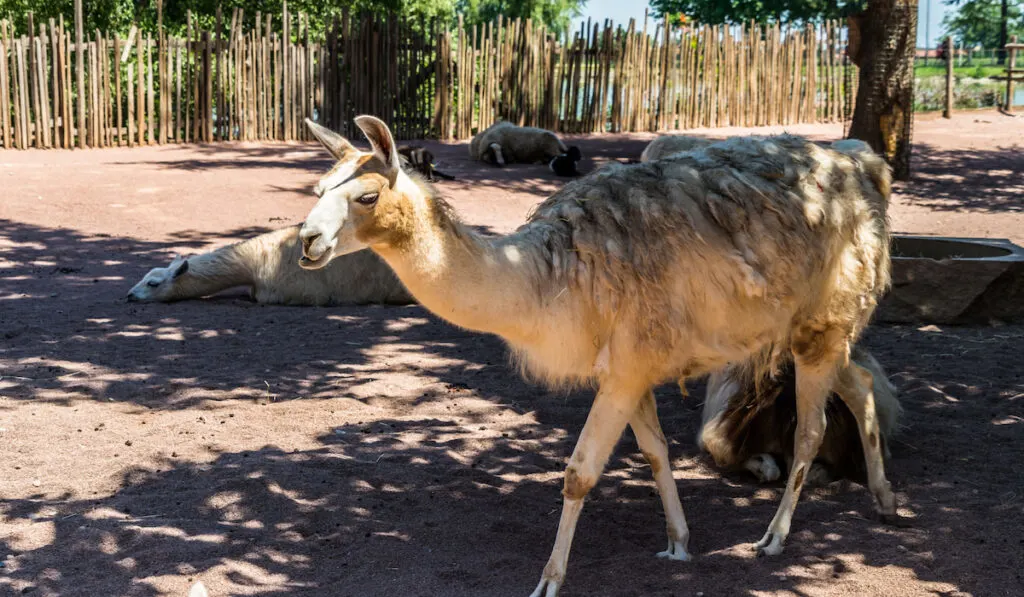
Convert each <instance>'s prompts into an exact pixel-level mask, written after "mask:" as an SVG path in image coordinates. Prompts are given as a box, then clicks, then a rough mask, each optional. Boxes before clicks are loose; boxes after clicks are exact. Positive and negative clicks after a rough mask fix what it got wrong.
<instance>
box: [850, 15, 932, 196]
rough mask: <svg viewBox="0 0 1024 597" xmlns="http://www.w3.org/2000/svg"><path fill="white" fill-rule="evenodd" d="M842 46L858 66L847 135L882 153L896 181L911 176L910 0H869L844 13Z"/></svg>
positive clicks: (913, 20)
mask: <svg viewBox="0 0 1024 597" xmlns="http://www.w3.org/2000/svg"><path fill="white" fill-rule="evenodd" d="M849 25H850V43H849V45H848V49H847V51H848V52H849V53H850V59H851V60H852V61H853V63H854V64H856V65H857V66H859V67H860V86H859V87H858V89H857V101H856V104H855V106H854V110H853V122H852V123H851V125H850V133H849V138H851V139H860V140H862V141H865V142H867V143H868V144H869V145H870V146H871V148H872V149H873V150H875V151H876V152H878V153H879V154H881V155H883V156H885V159H886V161H888V162H889V165H890V166H892V169H893V176H894V177H895V178H896V179H897V180H907V179H908V178H910V131H911V123H912V121H913V117H914V49H915V46H916V41H917V2H916V1H915V0H870V1H869V2H868V8H867V10H866V11H865V12H863V13H861V14H859V15H855V16H853V17H850V18H849Z"/></svg>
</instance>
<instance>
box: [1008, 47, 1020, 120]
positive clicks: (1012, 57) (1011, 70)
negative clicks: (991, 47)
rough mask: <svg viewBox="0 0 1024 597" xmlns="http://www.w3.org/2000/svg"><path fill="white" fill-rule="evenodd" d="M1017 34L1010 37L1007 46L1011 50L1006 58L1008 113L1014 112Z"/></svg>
mask: <svg viewBox="0 0 1024 597" xmlns="http://www.w3.org/2000/svg"><path fill="white" fill-rule="evenodd" d="M1016 46H1017V36H1016V35H1014V36H1011V37H1010V43H1009V44H1007V46H1006V48H1007V50H1009V52H1008V54H1007V57H1006V58H1007V60H1006V113H1007V114H1013V77H1014V75H1016V74H1017V73H1015V72H1014V70H1015V69H1014V67H1015V66H1016V65H1017V49H1018V48H1017V47H1016Z"/></svg>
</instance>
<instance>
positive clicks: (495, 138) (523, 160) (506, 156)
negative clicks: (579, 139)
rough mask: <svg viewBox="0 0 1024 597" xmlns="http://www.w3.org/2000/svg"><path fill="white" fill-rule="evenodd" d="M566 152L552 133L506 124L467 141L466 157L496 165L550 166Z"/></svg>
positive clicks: (565, 148)
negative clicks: (537, 164) (538, 164)
mask: <svg viewBox="0 0 1024 597" xmlns="http://www.w3.org/2000/svg"><path fill="white" fill-rule="evenodd" d="M568 151H569V148H568V147H566V146H565V143H562V140H561V139H559V138H558V135H556V134H554V133H552V132H551V131H548V130H545V129H540V128H536V127H532V126H516V125H514V124H512V123H511V122H505V121H498V122H495V123H494V124H492V125H491V126H490V127H488V128H487V129H486V130H484V131H482V132H480V133H477V134H476V136H474V137H473V139H472V140H470V142H469V157H471V158H473V159H474V160H479V161H481V162H486V163H488V164H495V165H498V166H504V165H505V164H536V163H540V162H543V163H550V162H551V160H552V159H554V158H555V157H558V156H559V155H561V154H564V153H568Z"/></svg>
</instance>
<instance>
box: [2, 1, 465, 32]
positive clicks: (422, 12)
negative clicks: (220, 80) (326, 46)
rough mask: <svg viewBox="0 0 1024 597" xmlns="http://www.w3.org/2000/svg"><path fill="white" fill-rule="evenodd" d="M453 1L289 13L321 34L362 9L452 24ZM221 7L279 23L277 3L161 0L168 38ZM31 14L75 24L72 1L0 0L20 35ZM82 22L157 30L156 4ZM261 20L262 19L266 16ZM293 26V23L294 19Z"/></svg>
mask: <svg viewBox="0 0 1024 597" xmlns="http://www.w3.org/2000/svg"><path fill="white" fill-rule="evenodd" d="M455 2H456V0H331V1H330V2H324V1H323V0H291V1H289V3H288V10H289V12H291V14H292V15H297V14H299V13H300V12H301V13H305V14H306V15H308V16H309V17H310V23H311V25H312V29H313V31H314V32H318V31H321V30H322V29H323V27H324V26H325V24H327V23H330V21H331V19H333V18H334V17H335V16H339V17H340V16H341V14H342V12H343V11H344V10H345V9H348V10H350V11H351V12H353V13H355V12H359V11H362V10H370V11H395V12H399V13H401V14H405V15H407V16H410V17H419V16H423V17H425V18H426V19H430V18H434V17H437V18H439V19H442V20H443V21H446V22H447V21H450V20H451V18H452V17H453V15H454V14H455ZM218 6H220V7H221V10H222V11H223V15H224V22H225V26H226V24H227V23H228V22H229V21H230V20H231V14H232V12H233V11H234V9H235V8H240V9H243V10H244V11H245V21H246V24H247V25H249V26H251V25H252V24H253V23H254V22H255V20H256V13H257V12H262V13H263V15H268V14H269V15H271V17H272V18H273V20H274V28H275V29H278V28H279V27H280V23H281V9H282V2H281V0H164V6H163V22H164V28H165V29H166V30H167V32H168V33H172V34H176V35H181V34H184V33H185V29H186V26H187V18H186V15H187V13H188V11H190V10H191V11H192V14H193V15H196V16H197V17H198V18H199V21H200V25H201V26H202V27H203V28H211V29H212V28H213V26H214V21H215V17H214V15H215V14H216V12H217V7H218ZM29 11H33V12H34V13H35V21H36V23H41V22H44V20H46V19H49V18H51V17H52V18H57V17H58V16H59V15H63V16H64V22H65V24H66V26H67V25H71V24H73V23H74V2H73V1H72V0H0V19H8V20H10V21H11V22H13V23H14V24H15V25H16V26H17V27H18V30H19V31H24V30H25V26H26V23H25V15H26V14H28V12H29ZM82 13H83V15H84V17H85V31H86V34H88V33H89V32H91V31H94V30H95V29H100V30H101V31H119V32H122V33H124V32H127V31H128V29H129V28H130V27H131V24H132V23H133V22H136V23H138V24H139V25H140V27H141V28H142V30H143V31H149V32H155V31H156V29H157V0H82ZM264 18H265V17H264ZM293 23H294V20H293Z"/></svg>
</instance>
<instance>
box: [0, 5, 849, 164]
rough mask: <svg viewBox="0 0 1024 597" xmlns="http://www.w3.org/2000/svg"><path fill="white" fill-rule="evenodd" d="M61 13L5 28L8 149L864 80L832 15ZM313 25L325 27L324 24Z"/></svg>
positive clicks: (774, 100)
mask: <svg viewBox="0 0 1024 597" xmlns="http://www.w3.org/2000/svg"><path fill="white" fill-rule="evenodd" d="M76 5H77V6H76V8H77V9H78V11H77V14H76V17H77V18H76V21H77V22H76V23H75V26H74V27H73V28H69V27H68V26H67V25H66V24H65V23H64V20H63V18H61V19H58V20H56V21H55V20H50V21H49V22H48V23H39V24H38V26H36V24H34V23H33V19H32V15H31V14H29V15H26V19H25V23H26V26H25V28H24V30H22V31H18V30H16V28H15V26H14V24H13V23H10V22H7V21H0V146H2V147H4V148H18V149H25V148H30V147H32V148H54V147H60V148H70V147H111V146H135V145H149V144H163V143H180V142H184V143H194V142H212V141H229V140H244V141H291V140H307V139H308V138H309V137H308V133H307V131H306V129H305V127H304V126H302V121H303V119H304V118H307V117H308V118H312V119H313V120H316V121H318V122H320V123H322V124H325V125H326V126H328V127H331V128H334V129H336V130H339V131H341V132H342V133H344V134H346V135H354V134H356V133H355V131H354V129H353V125H352V118H353V117H354V116H355V115H357V114H361V113H371V114H376V115H379V116H381V117H383V118H384V119H385V120H387V121H388V122H389V124H390V125H391V126H392V129H393V130H394V132H395V133H396V135H397V136H398V137H400V138H403V139H413V138H427V137H439V138H442V139H465V138H468V137H470V136H472V135H473V133H474V132H476V131H478V130H481V129H483V128H486V127H487V126H489V125H490V124H491V123H493V122H494V121H495V120H497V119H507V120H510V121H513V122H516V123H519V124H523V125H530V126H541V127H544V128H549V129H553V130H557V131H560V132H567V133H590V132H604V131H612V132H621V131H656V130H666V129H687V128H695V127H716V126H756V125H768V124H791V123H796V122H834V121H839V120H845V119H847V118H848V117H849V115H850V113H851V112H852V106H850V105H849V99H847V98H850V97H856V92H855V90H852V93H851V89H849V87H850V86H851V85H852V84H855V81H856V80H857V77H856V76H850V73H849V72H848V69H853V68H854V67H852V66H850V65H849V63H848V61H847V60H846V58H845V44H846V42H845V35H844V33H845V31H844V29H843V28H842V27H841V25H840V24H839V23H838V22H831V21H829V22H825V23H821V24H817V25H814V24H808V25H804V26H800V27H781V26H779V25H759V24H755V23H751V24H748V25H745V26H732V27H729V26H700V27H694V26H677V25H674V24H671V23H669V22H668V21H664V22H661V23H653V22H652V21H649V20H645V21H644V22H643V23H642V24H638V23H636V22H634V21H632V20H631V21H630V22H629V23H628V24H627V25H626V26H625V27H622V26H616V25H614V24H613V23H611V22H610V21H605V22H604V23H591V22H589V21H588V22H587V23H586V24H583V25H581V27H580V29H579V30H578V31H575V32H573V33H572V34H566V35H564V36H562V37H561V38H559V36H556V35H553V34H552V33H551V32H549V31H547V30H546V28H545V27H544V25H543V24H539V23H534V22H533V21H531V20H529V19H527V20H519V19H516V20H503V19H501V18H499V19H498V20H496V21H494V22H492V23H487V24H485V25H483V26H479V25H478V26H474V27H465V26H462V23H461V21H460V23H459V25H458V26H457V27H455V28H454V29H452V30H448V29H445V28H441V27H439V25H438V24H437V23H436V22H430V23H428V22H424V21H423V20H413V19H409V18H406V17H403V16H398V15H395V14H360V15H350V14H348V13H345V14H343V15H342V17H341V18H340V19H335V20H334V21H333V22H331V23H329V24H328V25H327V26H326V27H324V28H323V29H324V33H323V34H321V35H314V34H312V33H311V31H312V30H313V28H312V27H311V26H310V22H309V19H308V18H307V17H306V16H305V15H303V14H298V15H294V14H292V13H290V12H289V10H288V6H287V4H284V6H283V10H282V14H281V15H280V23H281V26H280V29H279V30H274V28H273V22H274V20H275V19H272V18H271V15H264V14H260V13H257V14H256V15H254V16H252V18H247V15H245V13H244V11H242V10H240V9H234V10H233V11H232V14H231V15H230V16H228V15H222V14H221V13H220V10H218V12H217V15H216V17H215V19H214V20H213V22H214V23H215V24H214V27H213V29H212V30H211V29H203V28H201V27H200V21H199V19H197V18H196V17H195V15H192V14H191V13H189V14H188V17H187V22H188V26H187V29H186V32H185V34H184V36H183V37H174V36H168V35H166V34H165V33H164V32H163V28H162V27H159V28H158V31H157V33H156V37H155V38H154V37H153V35H152V34H144V33H142V32H141V31H140V30H139V29H137V28H136V27H132V28H131V30H130V31H129V32H128V34H127V35H126V36H125V37H121V36H119V35H117V34H111V33H107V34H104V33H102V32H100V31H98V30H97V31H93V32H88V31H82V27H81V22H82V21H81V13H80V4H79V2H76ZM318 30H319V29H318Z"/></svg>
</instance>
